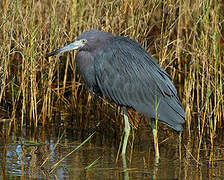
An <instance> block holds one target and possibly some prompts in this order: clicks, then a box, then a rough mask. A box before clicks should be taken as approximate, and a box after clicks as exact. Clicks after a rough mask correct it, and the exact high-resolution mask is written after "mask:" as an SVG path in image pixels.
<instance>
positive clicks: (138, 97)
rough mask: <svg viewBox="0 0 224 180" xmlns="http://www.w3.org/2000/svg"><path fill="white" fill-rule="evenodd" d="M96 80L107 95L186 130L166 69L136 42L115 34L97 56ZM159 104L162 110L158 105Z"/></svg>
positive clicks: (183, 113)
mask: <svg viewBox="0 0 224 180" xmlns="http://www.w3.org/2000/svg"><path fill="white" fill-rule="evenodd" d="M94 68H95V74H96V82H97V84H98V86H99V88H100V90H101V92H102V94H103V95H104V96H106V97H107V98H108V99H109V100H110V101H113V102H115V103H116V104H119V105H121V106H129V107H132V108H134V109H135V110H137V111H139V112H141V113H143V114H145V115H147V116H148V117H149V118H155V114H156V112H157V114H158V117H159V120H160V121H162V122H163V123H165V124H167V125H168V126H170V127H172V128H173V129H175V130H176V131H182V126H181V124H182V123H184V122H185V112H184V110H183V107H182V105H181V103H180V101H179V98H178V96H177V91H176V88H175V87H174V85H173V83H172V82H171V80H170V77H169V75H168V74H167V72H166V71H164V70H163V69H161V68H160V67H159V65H158V64H157V63H156V62H155V61H154V59H153V58H152V57H151V56H150V55H149V54H148V53H147V52H146V51H145V50H144V49H143V48H142V47H141V46H140V45H139V44H138V43H137V42H135V41H133V40H131V39H129V38H125V37H115V38H114V39H113V40H111V41H110V42H109V43H108V44H107V45H105V46H104V48H102V49H101V50H100V52H98V53H97V54H96V55H95V57H94ZM157 105H158V110H156V108H155V107H156V106H157Z"/></svg>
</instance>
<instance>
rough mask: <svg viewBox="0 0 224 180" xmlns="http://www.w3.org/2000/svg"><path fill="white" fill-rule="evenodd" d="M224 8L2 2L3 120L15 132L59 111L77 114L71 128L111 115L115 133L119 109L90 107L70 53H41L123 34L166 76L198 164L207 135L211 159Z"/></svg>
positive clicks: (155, 2) (218, 114) (219, 108)
mask: <svg viewBox="0 0 224 180" xmlns="http://www.w3.org/2000/svg"><path fill="white" fill-rule="evenodd" d="M223 6H224V5H223V2H222V1H215V0H213V1H209V0H194V1H193V2H192V3H190V2H188V1H183V0H180V1H171V0H169V1H159V0H152V1H144V0H140V1H135V0H128V1H119V0H115V1H98V0H93V1H90V0H82V1H77V0H74V1H58V0H53V1H52V0H46V1H41V0H38V1H37V0H35V1H34V0H31V1H27V0H19V1H7V0H4V1H3V2H2V3H1V13H0V14H1V16H0V39H1V47H0V57H1V60H0V77H1V81H0V83H1V89H0V104H1V106H3V107H5V109H7V106H10V110H7V111H8V114H9V118H10V119H12V120H14V123H15V120H16V119H17V123H18V122H19V124H20V127H21V129H22V128H23V125H24V124H29V125H30V126H34V127H37V126H38V125H39V124H43V125H45V124H46V123H49V122H51V121H52V117H53V114H54V112H55V108H56V107H58V106H60V107H62V106H63V107H64V108H65V109H67V110H69V111H76V112H77V113H79V114H80V115H79V117H80V118H79V119H78V120H77V121H78V122H76V123H78V124H79V125H82V126H83V127H85V128H88V119H89V118H88V116H90V115H92V114H94V115H95V116H96V117H99V119H101V118H102V117H103V118H104V119H105V118H107V117H108V114H110V120H111V121H110V125H112V126H113V125H114V127H115V128H118V129H119V128H120V126H121V125H120V120H119V119H121V115H120V109H119V107H117V106H116V105H111V104H108V103H106V101H105V100H100V101H97V104H96V105H94V103H92V100H91V98H90V95H89V94H88V93H87V91H86V90H85V88H84V85H83V83H82V81H81V79H80V76H79V75H78V74H77V72H76V69H75V63H74V61H73V59H74V54H73V53H70V54H68V55H66V56H63V57H55V58H52V59H51V60H50V61H47V60H46V59H44V56H45V55H46V54H47V53H48V52H50V51H52V50H54V49H57V48H59V47H62V46H64V45H65V44H68V42H72V41H73V40H74V39H75V37H76V36H77V35H78V34H80V33H82V32H83V31H85V30H88V29H99V30H104V31H108V32H111V33H114V34H116V35H122V36H129V37H130V38H133V39H135V40H136V41H138V42H139V43H140V44H141V45H142V46H143V47H144V48H145V49H146V50H147V51H148V52H149V53H150V54H152V56H153V57H154V58H155V59H156V60H157V61H158V62H159V63H160V65H161V66H162V67H163V68H164V69H166V71H167V72H168V73H169V74H170V75H171V78H172V80H173V82H174V84H175V85H176V87H178V92H179V96H180V98H181V101H182V103H183V105H184V107H185V109H186V112H187V119H186V129H187V131H186V132H187V136H188V137H191V134H192V131H195V133H196V135H197V137H198V144H197V147H198V148H197V149H198V152H197V154H196V155H195V156H197V158H196V159H197V162H199V160H200V149H201V147H202V145H203V139H204V137H205V136H207V135H208V136H209V137H210V143H211V149H212V151H211V154H210V162H212V158H213V145H214V142H215V138H216V132H217V129H220V128H221V127H222V126H223V123H224V122H223V119H224V117H223V109H224V107H223V106H224V100H223V95H224V94H223V88H224V86H223V79H224V75H223V72H224V65H223V62H224V59H223V57H224V48H223V41H224V37H223V34H224V33H223V29H224V23H223V22H224V15H223V14H224V12H223ZM93 107H94V110H95V112H93V110H92V108H93ZM95 108H96V109H95ZM111 114H112V115H111ZM5 116H6V115H5ZM111 116H112V118H111ZM139 117H140V116H139V115H136V116H135V119H136V121H137V122H138V123H137V125H136V127H139V126H141V121H139V120H138V118H139ZM133 123H134V122H133ZM98 125H102V126H103V125H105V126H107V123H104V122H98ZM115 131H117V132H118V131H119V130H116V129H115ZM211 165H212V164H211Z"/></svg>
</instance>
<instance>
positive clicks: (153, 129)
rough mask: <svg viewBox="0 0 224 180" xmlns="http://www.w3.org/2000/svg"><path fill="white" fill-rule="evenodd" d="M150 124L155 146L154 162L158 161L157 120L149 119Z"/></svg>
mask: <svg viewBox="0 0 224 180" xmlns="http://www.w3.org/2000/svg"><path fill="white" fill-rule="evenodd" d="M151 125H152V133H153V139H154V147H155V158H156V159H155V161H156V163H159V145H158V136H157V120H156V119H151Z"/></svg>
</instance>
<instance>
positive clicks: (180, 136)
mask: <svg viewBox="0 0 224 180" xmlns="http://www.w3.org/2000/svg"><path fill="white" fill-rule="evenodd" d="M181 141H182V132H179V158H180V160H181Z"/></svg>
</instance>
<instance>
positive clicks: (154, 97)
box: [46, 30, 185, 160]
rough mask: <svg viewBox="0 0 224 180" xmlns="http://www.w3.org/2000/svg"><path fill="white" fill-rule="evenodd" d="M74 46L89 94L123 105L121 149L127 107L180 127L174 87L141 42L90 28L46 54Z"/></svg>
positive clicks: (180, 109)
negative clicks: (70, 41)
mask: <svg viewBox="0 0 224 180" xmlns="http://www.w3.org/2000/svg"><path fill="white" fill-rule="evenodd" d="M74 49H77V50H78V52H77V54H76V57H75V60H76V65H77V70H78V72H79V73H80V75H81V77H82V79H83V81H84V83H85V85H86V86H87V88H88V90H89V91H90V93H91V95H92V96H96V97H97V96H105V97H106V98H107V99H108V100H109V101H111V102H114V103H116V104H118V105H120V106H122V107H124V120H125V127H127V129H126V130H125V132H126V131H127V132H126V133H125V134H126V137H125V138H124V143H123V149H122V153H125V151H126V145H127V138H128V136H129V131H130V130H129V129H130V128H129V123H128V120H127V119H128V118H127V113H126V107H131V108H133V109H135V110H136V111H138V112H140V113H142V114H145V115H146V116H147V117H149V118H150V119H155V118H156V117H158V120H159V121H161V122H162V123H165V124H166V125H168V126H169V127H171V128H173V129H174V130H175V131H177V132H181V131H183V127H182V124H183V123H184V122H185V111H184V109H183V107H182V104H181V102H180V100H179V98H178V96H177V90H176V88H175V87H174V85H173V83H172V82H171V79H170V76H169V75H168V74H167V72H166V71H164V70H163V69H162V68H160V67H159V65H158V64H157V63H156V61H155V60H154V59H153V58H152V57H151V56H150V55H149V54H148V53H147V52H146V51H145V50H144V49H143V48H142V47H141V45H140V44H138V43H137V42H136V41H134V40H131V39H129V38H127V37H119V36H114V35H112V34H110V33H107V32H103V31H97V30H90V31H86V32H84V33H82V34H81V35H80V36H78V38H77V41H75V42H74V43H71V44H69V45H67V46H65V47H63V48H61V49H58V50H56V51H54V52H52V53H50V54H48V55H47V56H46V57H49V56H53V55H56V54H58V53H62V52H66V51H69V50H74ZM152 122H153V121H152ZM152 127H153V136H154V143H155V150H156V154H159V151H158V140H156V139H157V134H156V133H157V132H156V128H155V126H154V123H152ZM156 141H157V142H156ZM158 157H159V155H158ZM157 160H158V159H157Z"/></svg>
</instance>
